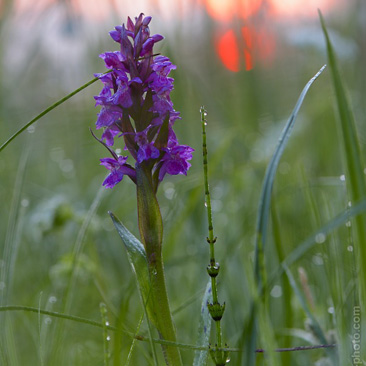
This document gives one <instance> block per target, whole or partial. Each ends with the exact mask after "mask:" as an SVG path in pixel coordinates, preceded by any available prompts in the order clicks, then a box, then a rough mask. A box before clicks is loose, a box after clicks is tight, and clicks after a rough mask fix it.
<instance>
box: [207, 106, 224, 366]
mask: <svg viewBox="0 0 366 366" xmlns="http://www.w3.org/2000/svg"><path fill="white" fill-rule="evenodd" d="M206 115H207V113H206V111H205V109H204V107H201V122H202V153H203V173H204V185H205V206H206V208H207V220H208V238H207V242H208V244H209V245H210V264H209V265H208V267H207V272H208V274H209V276H210V277H211V287H212V304H207V306H208V309H209V312H210V314H211V316H212V318H213V320H214V321H215V327H216V345H215V348H214V349H213V350H212V352H211V356H212V359H213V361H214V362H215V364H216V365H217V366H219V365H220V366H221V365H224V364H226V363H227V362H228V361H229V357H228V356H229V354H228V352H227V351H222V350H221V348H222V332H221V318H222V316H223V314H224V310H225V303H224V304H223V305H221V304H220V303H219V300H218V295H217V282H216V277H217V275H218V274H219V269H220V265H219V263H217V262H216V259H215V242H216V238H215V236H214V232H213V223H212V208H211V197H210V189H209V185H208V161H207V142H206V125H207V122H206Z"/></svg>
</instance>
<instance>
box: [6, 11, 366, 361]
mask: <svg viewBox="0 0 366 366" xmlns="http://www.w3.org/2000/svg"><path fill="white" fill-rule="evenodd" d="M354 14H356V10H355V13H353V15H345V18H343V19H342V23H343V24H352V27H351V28H347V29H342V25H340V24H339V23H338V21H337V20H336V19H329V24H330V26H328V32H329V36H330V37H332V33H333V34H334V33H338V36H340V37H341V39H343V41H344V42H345V43H346V44H348V45H355V47H356V48H357V49H358V50H359V52H358V56H357V57H354V55H352V53H349V54H347V57H346V58H339V60H338V66H336V62H335V52H334V50H336V51H337V52H336V53H337V55H338V53H339V54H341V52H340V51H341V49H340V47H339V46H336V43H334V46H333V47H334V48H333V47H332V46H331V44H330V38H329V37H327V38H326V45H327V47H328V58H329V64H328V68H327V71H326V72H325V73H324V75H323V76H322V78H321V80H319V82H318V83H317V84H316V86H315V87H314V88H313V89H312V91H311V92H310V93H309V94H308V95H307V102H306V103H305V104H304V105H303V107H302V110H301V113H300V114H299V115H298V119H299V121H298V123H297V125H296V126H295V128H294V130H293V134H292V137H291V139H290V140H289V141H288V145H287V147H286V150H285V151H284V152H283V155H282V157H281V161H280V162H279V163H278V169H277V174H276V179H275V181H274V185H273V190H272V197H271V198H272V203H271V206H272V207H271V209H272V212H271V213H270V212H269V211H267V214H268V216H267V220H266V222H267V224H268V226H267V236H266V242H267V244H266V246H265V247H264V248H263V256H264V260H265V263H266V272H267V277H268V294H269V296H268V311H267V313H266V314H265V313H259V314H258V316H259V317H260V321H261V324H267V326H268V324H270V327H271V332H272V333H273V334H274V337H275V339H276V343H277V346H278V347H281V348H283V347H296V346H302V345H319V344H320V343H321V342H326V343H327V344H334V343H337V345H339V347H338V346H337V350H336V352H337V353H338V358H339V364H346V363H347V362H348V361H349V359H350V357H351V355H352V352H353V350H352V347H351V344H350V339H352V336H353V334H354V333H353V332H354V329H353V328H352V327H353V319H354V315H353V313H354V305H355V304H358V303H359V301H358V299H359V294H360V293H362V294H363V296H364V294H365V291H364V289H363V290H361V289H362V287H360V285H359V282H360V280H359V278H360V279H361V282H362V281H363V283H365V281H364V277H365V276H363V275H362V273H363V272H362V271H364V268H366V260H365V256H364V253H363V251H364V248H366V246H364V245H362V244H363V241H362V240H359V238H360V235H361V236H362V233H361V231H360V230H362V229H360V228H361V227H362V223H363V221H361V220H364V216H363V214H364V212H365V210H366V202H365V201H364V200H363V198H364V191H363V189H364V188H362V187H364V183H363V181H364V176H363V174H364V173H363V168H364V166H363V161H364V138H363V137H364V135H365V126H364V125H363V124H362V123H361V121H363V120H364V115H365V106H364V103H363V101H364V99H365V89H364V85H366V80H365V73H364V72H363V71H362V70H363V68H364V64H365V62H366V59H365V55H366V53H365V52H364V46H363V45H362V42H361V41H362V40H361V39H360V34H362V24H361V23H360V22H359V21H357V20H355V18H354V17H355V15H354ZM347 17H349V18H347ZM327 22H328V20H327ZM2 26H3V27H5V26H6V24H2ZM201 26H202V29H203V30H202V32H201V34H200V37H201V38H200V42H202V44H204V47H201V46H200V47H199V52H192V50H194V49H195V47H198V46H196V43H194V44H189V42H186V41H184V42H181V41H182V40H180V42H176V43H174V42H172V45H171V47H170V48H169V49H168V50H167V51H168V52H167V53H168V54H169V53H170V54H171V56H172V57H171V58H172V61H173V62H175V63H176V64H177V65H178V69H177V71H175V72H174V77H176V84H175V90H174V93H172V98H173V100H174V102H175V107H176V109H177V110H180V111H182V118H183V119H182V121H177V122H176V126H177V134H178V136H179V138H180V141H182V143H186V144H189V145H192V146H194V148H195V149H196V154H195V157H194V160H193V161H192V170H191V171H190V172H189V174H188V177H172V178H170V179H169V180H167V181H166V182H163V183H162V185H161V186H160V187H159V190H158V192H157V196H158V200H159V205H160V208H161V212H162V217H163V225H164V240H163V242H164V245H163V255H164V263H165V268H166V281H167V287H168V294H169V299H170V304H171V307H172V309H173V314H174V321H175V324H176V328H177V330H178V342H177V343H175V344H171V343H169V342H168V343H166V345H170V346H172V347H175V346H178V347H179V348H180V350H181V352H182V358H183V363H184V364H192V363H193V362H195V363H196V364H197V365H198V364H202V365H203V364H205V357H206V356H207V352H206V346H207V344H208V342H209V341H208V338H207V333H208V332H207V330H208V328H206V332H200V333H199V334H200V335H199V336H198V339H197V324H198V323H199V322H200V321H201V322H203V323H205V322H206V326H208V323H207V321H208V319H209V316H208V313H201V309H202V308H203V307H202V304H201V300H202V296H203V294H205V296H207V290H206V293H205V288H206V281H207V273H206V271H205V265H206V264H207V260H208V255H207V253H208V248H207V244H206V240H205V238H206V236H207V222H206V220H205V208H204V197H203V193H202V192H203V177H202V167H201V159H200V157H199V151H200V149H201V130H200V123H199V113H198V110H199V107H200V105H202V104H204V105H205V106H206V108H207V110H208V111H209V114H210V126H209V133H208V137H207V139H208V141H207V143H208V144H209V146H210V153H211V154H210V172H209V179H210V184H211V195H212V197H211V198H212V214H213V219H214V222H215V233H216V235H217V236H218V241H219V242H220V245H218V246H217V247H216V248H215V255H216V256H217V258H218V259H219V261H220V266H221V270H220V279H219V281H220V282H219V289H220V298H221V297H222V298H223V299H225V301H226V309H225V318H224V319H225V321H224V322H223V326H222V332H223V339H225V340H227V342H228V343H229V344H230V346H232V348H230V356H231V363H230V364H233V365H239V364H242V361H243V359H245V358H246V357H247V356H248V354H245V352H244V353H243V352H242V350H243V349H245V346H249V349H254V348H262V347H263V346H264V345H263V343H262V342H261V340H260V339H261V337H260V336H261V334H257V335H256V336H255V337H252V338H251V335H252V334H253V333H252V332H251V329H253V326H254V325H253V323H251V322H250V321H248V319H249V315H250V314H251V312H252V310H251V309H252V306H253V299H254V298H255V296H257V287H256V279H255V276H254V270H255V250H254V242H255V235H256V229H255V227H256V220H255V219H256V217H257V208H258V202H259V201H260V187H261V184H262V182H263V179H264V175H265V170H266V167H267V165H268V163H269V161H270V157H271V154H272V153H273V151H274V148H275V145H276V142H277V139H278V137H279V136H280V131H281V129H282V126H283V125H284V119H285V118H287V117H288V115H289V114H290V113H291V111H290V108H291V106H292V105H293V104H294V103H295V96H297V95H298V91H299V90H300V89H301V87H302V86H303V85H304V83H305V82H306V79H307V78H308V75H310V74H311V73H313V70H315V69H316V68H317V67H318V65H319V64H320V63H322V62H323V61H324V60H323V58H324V54H323V53H322V51H319V50H318V49H317V48H316V45H315V44H314V45H302V46H294V45H291V44H287V46H286V48H280V47H284V46H283V45H278V47H279V49H281V50H282V51H283V54H282V55H278V60H277V61H276V60H275V61H274V63H273V64H272V65H271V66H267V67H264V66H262V65H260V64H259V63H257V64H256V65H255V68H254V69H253V70H252V71H250V72H245V71H241V72H239V73H236V74H232V73H230V72H228V71H226V70H224V69H223V68H222V65H221V64H220V63H219V61H218V60H217V58H216V55H215V50H214V48H213V47H212V46H211V33H210V32H208V31H207V32H206V30H208V29H210V27H212V26H213V25H212V24H211V23H209V22H208V20H207V19H205V20H204V21H203V24H201ZM323 26H324V22H323ZM3 29H5V28H3ZM187 29H190V27H187ZM5 30H6V29H5ZM319 30H320V26H319ZM331 31H332V32H331ZM289 32H290V31H289ZM324 32H325V34H327V30H326V29H325V28H324ZM4 34H7V35H9V37H10V36H11V32H8V33H4ZM172 37H174V35H172ZM177 37H178V35H177ZM179 37H181V36H180V35H179ZM5 38H6V37H4V38H2V40H1V44H0V46H1V48H2V49H4V50H5V49H6V47H7V46H6V44H5V41H4V40H5ZM86 38H87V37H86ZM86 38H85V37H81V38H80V41H81V43H80V44H85V42H87V41H86ZM191 38H194V39H195V40H196V39H197V37H191ZM101 39H102V38H101ZM336 39H337V38H336V37H335V40H336ZM338 39H339V37H338ZM103 40H105V36H104V35H103ZM14 41H15V40H14V39H11V38H9V40H8V42H9V43H10V42H14ZM33 41H34V44H33V45H32V46H33V48H34V49H38V47H37V42H38V41H41V39H33ZM167 41H169V40H168V37H167ZM284 42H285V41H284ZM103 43H104V41H103ZM177 44H179V47H178V46H177ZM198 44H199V42H198V43H197V45H198ZM87 46H88V51H87V52H86V54H87V56H88V57H87V58H86V59H83V67H82V68H81V67H80V63H79V64H78V66H77V68H76V69H72V68H73V65H72V64H71V63H70V64H68V63H64V64H63V65H62V68H61V69H60V70H59V73H60V74H59V75H60V76H59V77H58V78H57V80H56V79H55V78H54V76H53V75H55V74H54V69H53V65H52V63H50V62H48V61H47V60H46V59H45V58H44V57H43V55H42V54H41V53H40V54H39V55H38V54H37V55H35V56H34V62H26V63H25V64H24V67H23V69H22V71H21V72H20V73H19V74H12V75H11V78H10V77H9V75H7V73H5V72H2V74H1V75H0V84H1V97H2V98H1V100H0V103H1V108H0V125H1V128H2V133H1V139H2V141H1V143H3V141H6V139H7V137H8V136H12V135H13V134H14V132H15V131H17V130H18V131H20V130H21V131H23V133H22V134H20V135H19V136H18V137H17V138H16V139H13V140H11V143H8V142H6V143H5V144H7V145H4V144H3V145H2V148H1V149H2V151H1V153H0V175H1V184H0V197H1V203H2V204H1V205H0V217H1V218H2V220H0V235H1V237H0V258H1V261H0V300H1V306H2V307H1V308H0V310H1V312H0V323H1V331H0V333H1V337H0V364H2V365H11V366H17V365H25V364H27V365H48V364H52V365H55V366H58V365H62V364H70V365H75V366H77V365H86V364H87V365H91V366H93V365H102V364H103V363H104V364H106V363H107V364H108V363H109V365H113V366H116V365H145V364H147V365H149V364H154V363H155V364H160V363H163V362H164V361H163V358H162V356H161V355H160V353H159V352H156V353H157V354H156V355H155V351H154V349H155V348H156V350H157V351H158V349H159V347H158V346H157V345H158V344H159V345H160V344H161V343H164V342H161V340H159V337H158V336H157V335H156V334H153V332H151V331H150V329H149V324H148V323H147V322H146V320H144V304H146V301H145V302H141V301H140V299H139V293H138V290H137V289H138V287H139V286H140V287H141V284H140V285H138V286H136V281H135V275H134V273H133V271H131V265H130V264H131V261H130V259H129V255H130V256H131V255H133V256H135V255H136V258H135V261H137V262H138V261H141V262H143V261H144V260H145V261H146V259H144V254H143V253H144V252H143V251H141V252H138V251H137V252H135V253H134V254H131V253H130V251H129V250H127V252H126V251H125V250H124V249H123V248H121V246H120V238H119V237H118V235H117V234H116V233H115V229H114V227H113V224H112V223H111V220H110V217H109V216H108V213H107V212H108V210H110V211H113V212H115V214H116V215H117V216H118V217H120V218H121V219H122V221H123V222H124V223H125V225H126V226H127V227H128V228H129V229H130V230H131V234H129V235H132V236H133V237H135V236H136V235H137V234H136V233H138V230H139V229H138V227H137V217H138V212H137V211H136V208H135V207H136V193H135V187H134V185H133V184H132V183H131V182H129V181H128V180H124V181H123V182H122V183H121V184H119V186H118V187H116V190H114V191H108V190H107V191H105V190H103V193H101V192H102V191H99V189H100V186H101V183H102V181H103V178H104V173H105V172H104V170H103V168H101V167H99V166H98V159H99V158H100V157H102V155H101V154H103V153H104V151H103V150H102V147H101V146H99V144H96V143H95V141H94V140H93V138H92V137H91V135H90V132H89V130H88V127H93V125H94V121H95V119H96V110H95V109H94V107H93V95H95V94H96V93H97V92H98V90H99V86H98V87H96V85H95V84H94V85H91V86H89V87H88V88H86V89H84V91H83V92H82V93H78V94H77V95H75V92H73V93H72V94H73V95H74V96H73V98H71V99H69V98H68V97H66V98H68V100H67V102H65V103H63V104H60V103H58V104H57V109H56V108H54V107H53V108H52V107H50V108H52V109H53V110H52V112H50V113H47V114H45V113H43V114H42V113H41V115H39V111H42V110H44V111H46V110H48V111H49V110H50V108H48V106H49V105H51V106H52V105H53V103H54V102H55V100H60V101H64V99H65V98H63V96H64V95H68V94H69V93H70V90H73V89H75V88H77V87H78V86H79V85H82V84H83V83H85V81H86V80H90V79H91V75H92V74H93V73H94V72H98V71H100V70H101V69H102V66H101V62H100V63H97V62H98V61H97V57H96V55H97V54H98V53H100V52H102V50H105V49H106V47H107V46H106V45H105V44H101V43H100V42H99V43H98V41H96V40H95V39H92V42H89V44H87ZM5 51H6V50H5ZM338 51H339V52H338ZM2 54H5V53H2ZM187 55H189V57H187ZM93 60H95V61H93ZM192 65H194V67H193V66H192ZM4 70H5V69H4ZM17 70H18V69H17ZM328 70H329V71H328ZM338 70H342V77H343V80H346V81H347V84H348V87H347V89H348V90H349V92H348V93H349V96H350V97H351V98H350V100H351V102H352V106H351V104H350V102H348V101H347V98H346V97H345V95H346V93H345V87H344V85H343V82H341V79H340V78H339V74H340V72H339V71H338ZM75 71H76V72H75ZM73 72H75V73H74V74H73ZM62 73H64V74H62ZM65 74H66V75H69V76H70V75H72V76H73V75H78V78H79V79H78V78H75V79H74V78H73V77H72V76H71V77H69V78H67V77H66V78H63V75H65ZM52 78H53V79H52ZM10 79H11V82H10V81H9V80H10ZM64 79H65V80H66V79H68V80H71V82H69V83H66V82H65V80H64ZM51 81H52V82H51ZM64 82H65V83H64ZM332 84H333V89H332ZM332 90H334V91H335V97H336V98H335V100H333V99H332V98H331V95H332ZM334 105H336V110H337V116H339V118H338V119H339V124H338V126H339V129H338V130H337V129H336V128H335V126H337V121H336V119H335V118H334V115H333V110H334ZM351 111H353V114H354V117H353V115H352V113H351ZM32 115H38V117H39V116H41V117H42V120H39V123H38V124H37V123H36V124H34V125H33V124H32V125H30V123H28V124H27V125H25V123H26V122H27V121H29V120H30V119H31V118H30V116H32ZM38 117H36V119H37V118H38ZM34 120H35V119H34ZM34 120H33V121H34ZM355 120H356V121H359V123H358V124H357V126H355V125H356V123H355ZM31 122H32V121H31ZM32 123H33V122H32ZM23 125H24V126H25V127H23ZM27 127H33V128H31V129H29V128H28V129H27ZM356 127H357V129H356ZM9 141H10V140H9ZM339 141H342V145H343V146H344V147H343V149H339ZM5 146H6V148H5V149H4V147H5ZM343 176H344V177H345V179H344V178H343ZM340 177H342V179H340ZM97 192H99V193H97ZM349 201H351V202H352V206H349V205H348V202H349ZM357 217H359V218H360V219H358V218H357ZM115 222H116V221H115ZM118 225H119V224H118ZM122 232H124V235H126V232H125V231H124V230H122ZM132 233H133V234H132ZM132 236H131V237H130V238H132ZM131 240H132V239H131ZM127 242H132V241H128V240H127ZM125 244H126V243H125ZM139 245H140V247H141V248H142V249H141V250H143V246H142V244H139ZM132 247H133V246H132ZM140 247H139V246H138V245H137V246H135V248H140ZM126 253H127V254H126ZM358 270H360V271H361V272H360V274H358V272H357V271H358ZM139 273H140V274H141V273H142V274H144V272H141V271H139ZM300 274H301V275H300ZM145 275H146V273H145ZM304 278H306V280H304ZM145 279H146V278H145ZM140 281H142V283H143V284H144V286H145V290H144V291H145V294H146V293H148V288H149V286H148V282H146V281H144V280H141V279H140ZM363 286H364V285H363ZM204 301H206V300H204ZM363 301H364V300H363ZM100 303H104V304H105V308H104V309H105V310H106V311H107V312H106V313H105V314H107V315H108V322H109V323H110V326H108V327H106V326H105V320H104V321H103V322H102V320H101V314H100V310H99V306H100ZM289 310H291V311H289ZM103 311H104V310H103ZM103 316H104V315H103ZM314 319H315V320H316V327H315V328H314ZM361 324H362V325H363V327H364V324H365V319H364V317H363V316H361ZM202 329H204V327H203V328H201V330H202ZM319 329H320V330H321V333H319ZM243 333H244V335H245V337H244V338H243V337H242V334H243ZM106 334H108V335H109V336H110V337H111V341H110V343H109V344H108V346H107V344H106V342H105V341H106ZM319 336H320V337H321V339H319ZM258 339H259V341H258ZM363 339H366V338H365V337H363ZM211 341H212V339H211ZM250 341H252V342H253V344H252V345H251V344H250ZM241 342H242V343H241ZM108 347H109V349H108ZM239 348H240V351H239ZM363 349H365V347H363ZM196 352H197V353H196ZM333 353H334V351H326V350H324V349H314V350H308V351H298V352H291V354H290V355H289V353H288V352H286V353H282V354H281V358H280V360H281V363H282V364H283V365H287V364H291V366H302V365H325V364H327V363H329V362H333V361H332V357H333V356H332V354H333ZM109 355H110V356H109ZM256 359H257V364H266V363H267V358H266V356H265V354H264V355H263V354H258V355H257V356H256ZM209 362H211V361H210V360H208V362H207V363H209ZM333 364H336V363H335V362H333Z"/></svg>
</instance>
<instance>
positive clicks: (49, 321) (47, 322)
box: [44, 317, 52, 325]
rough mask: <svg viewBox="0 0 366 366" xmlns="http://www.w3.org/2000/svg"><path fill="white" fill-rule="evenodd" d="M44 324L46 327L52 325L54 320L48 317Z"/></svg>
mask: <svg viewBox="0 0 366 366" xmlns="http://www.w3.org/2000/svg"><path fill="white" fill-rule="evenodd" d="M44 323H45V324H46V325H49V324H51V323H52V319H51V318H49V317H47V318H45V320H44Z"/></svg>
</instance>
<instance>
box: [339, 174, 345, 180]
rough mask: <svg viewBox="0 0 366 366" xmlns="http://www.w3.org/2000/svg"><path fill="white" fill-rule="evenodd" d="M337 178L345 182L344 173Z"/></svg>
mask: <svg viewBox="0 0 366 366" xmlns="http://www.w3.org/2000/svg"><path fill="white" fill-rule="evenodd" d="M339 179H340V180H341V181H342V182H345V181H346V176H345V175H344V174H342V175H341V176H340V177H339Z"/></svg>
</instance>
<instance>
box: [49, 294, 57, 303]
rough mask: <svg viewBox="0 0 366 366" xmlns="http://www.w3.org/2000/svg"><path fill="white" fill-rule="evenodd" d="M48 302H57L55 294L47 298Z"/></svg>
mask: <svg viewBox="0 0 366 366" xmlns="http://www.w3.org/2000/svg"><path fill="white" fill-rule="evenodd" d="M48 302H49V303H51V304H54V303H55V302H57V297H56V296H50V298H49V299H48Z"/></svg>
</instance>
